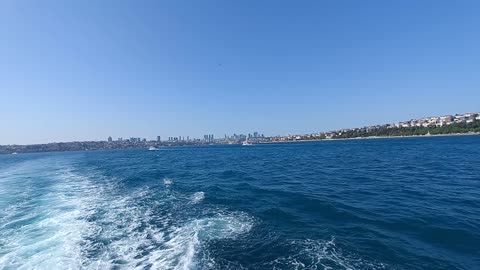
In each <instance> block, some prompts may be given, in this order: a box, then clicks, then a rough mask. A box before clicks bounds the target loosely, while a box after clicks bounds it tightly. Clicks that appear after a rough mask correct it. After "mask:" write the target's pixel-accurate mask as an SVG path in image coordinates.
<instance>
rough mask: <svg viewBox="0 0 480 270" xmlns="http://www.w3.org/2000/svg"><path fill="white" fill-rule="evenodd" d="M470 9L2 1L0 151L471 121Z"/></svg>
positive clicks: (474, 54)
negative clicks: (434, 119) (427, 119)
mask: <svg viewBox="0 0 480 270" xmlns="http://www.w3.org/2000/svg"><path fill="white" fill-rule="evenodd" d="M479 14H480V1H475V0H471V1H453V0H451V1H442V0H431V1H426V0H425V1H423V0H402V1H400V0H398V1H384V0H379V1H368V0H366V1H356V0H351V1H343V0H315V1H293V0H292V1H277V0H272V1H257V0H255V1H253V0H252V1H244V0H242V1H225V0H218V1H210V0H207V1H183V0H179V1H173V0H172V1H133V0H132V1H118V0H111V1H107V0H101V1H80V0H77V1H73V0H66V1H49V0H44V1H33V0H32V1H23V0H5V1H1V2H0V125H1V131H0V144H12V143H17V144H23V143H43V142H52V141H72V140H98V139H102V140H105V139H106V137H107V136H109V135H111V136H113V137H114V138H117V137H131V136H135V137H147V138H149V139H153V138H154V137H155V136H156V135H161V136H162V137H163V138H166V137H168V136H180V135H182V136H187V135H190V136H195V137H200V136H202V135H203V134H207V133H208V134H210V133H211V134H215V135H216V136H223V134H225V133H227V134H231V133H234V132H236V133H246V132H253V131H259V132H261V133H265V134H266V135H276V134H288V133H307V132H316V131H324V130H330V129H336V128H345V127H357V126H363V125H368V124H379V123H390V122H394V121H399V120H406V119H410V118H415V117H422V116H429V115H439V114H447V113H460V112H468V111H480V87H479V86H480V16H479Z"/></svg>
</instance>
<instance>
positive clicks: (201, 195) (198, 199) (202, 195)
mask: <svg viewBox="0 0 480 270" xmlns="http://www.w3.org/2000/svg"><path fill="white" fill-rule="evenodd" d="M204 198H205V193H204V192H203V191H199V192H195V193H194V194H193V195H192V197H191V199H190V202H191V203H192V204H197V203H200V202H201V201H203V199H204Z"/></svg>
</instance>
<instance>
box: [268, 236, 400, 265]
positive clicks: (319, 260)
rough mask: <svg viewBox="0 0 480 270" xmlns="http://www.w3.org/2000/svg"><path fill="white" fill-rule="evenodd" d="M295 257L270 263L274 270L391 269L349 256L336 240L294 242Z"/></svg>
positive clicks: (282, 258) (353, 255) (355, 256)
mask: <svg viewBox="0 0 480 270" xmlns="http://www.w3.org/2000/svg"><path fill="white" fill-rule="evenodd" d="M290 245H291V246H292V249H293V251H294V252H293V255H290V256H287V257H281V258H277V259H276V260H274V261H272V262H270V263H268V264H267V265H268V267H271V268H272V269H347V270H353V269H391V268H390V267H387V266H386V265H385V264H383V263H379V262H375V261H370V260H366V259H363V258H361V257H360V256H357V255H355V254H349V253H346V252H344V251H343V250H342V248H340V247H338V246H337V245H336V241H335V238H332V239H331V240H329V241H325V240H312V239H307V240H293V241H291V242H290Z"/></svg>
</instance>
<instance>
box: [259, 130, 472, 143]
mask: <svg viewBox="0 0 480 270" xmlns="http://www.w3.org/2000/svg"><path fill="white" fill-rule="evenodd" d="M475 135H480V132H469V133H452V134H434V135H408V136H368V137H354V138H338V139H312V140H291V141H272V142H261V143H259V144H267V143H293V142H322V141H345V140H374V139H399V138H428V137H450V136H475Z"/></svg>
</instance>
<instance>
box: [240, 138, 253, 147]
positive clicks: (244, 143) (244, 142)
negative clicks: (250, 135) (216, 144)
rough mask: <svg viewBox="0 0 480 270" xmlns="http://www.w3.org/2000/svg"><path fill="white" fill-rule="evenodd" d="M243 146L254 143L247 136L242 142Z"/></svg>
mask: <svg viewBox="0 0 480 270" xmlns="http://www.w3.org/2000/svg"><path fill="white" fill-rule="evenodd" d="M242 145H243V146H250V145H253V144H252V143H251V142H249V141H248V139H246V138H245V141H243V142H242Z"/></svg>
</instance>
